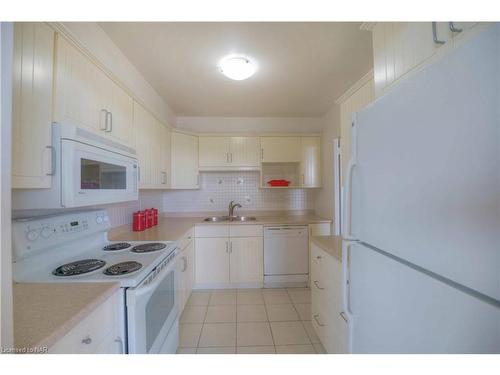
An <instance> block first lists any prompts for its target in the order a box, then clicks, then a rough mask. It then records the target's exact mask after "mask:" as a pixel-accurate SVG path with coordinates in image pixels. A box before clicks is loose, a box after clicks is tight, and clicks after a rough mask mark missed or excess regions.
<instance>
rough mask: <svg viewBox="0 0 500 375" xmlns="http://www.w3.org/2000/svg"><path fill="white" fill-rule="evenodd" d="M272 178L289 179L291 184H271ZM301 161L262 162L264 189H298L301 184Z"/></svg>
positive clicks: (261, 179)
mask: <svg viewBox="0 0 500 375" xmlns="http://www.w3.org/2000/svg"><path fill="white" fill-rule="evenodd" d="M270 180H287V181H290V185H289V186H270V185H268V184H267V182H268V181H270ZM300 185H301V178H300V163H298V162H293V163H262V168H261V174H260V186H261V188H263V189H298V188H300V187H301V186H300Z"/></svg>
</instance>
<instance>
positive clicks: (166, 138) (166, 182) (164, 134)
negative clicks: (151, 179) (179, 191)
mask: <svg viewBox="0 0 500 375" xmlns="http://www.w3.org/2000/svg"><path fill="white" fill-rule="evenodd" d="M159 124H160V139H161V147H160V160H161V163H160V171H161V181H160V183H161V185H162V187H163V188H169V187H170V186H171V180H172V176H171V150H170V145H171V138H172V137H171V136H172V132H171V131H170V129H169V128H168V127H167V126H165V125H163V124H162V123H159Z"/></svg>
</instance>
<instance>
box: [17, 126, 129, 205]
mask: <svg viewBox="0 0 500 375" xmlns="http://www.w3.org/2000/svg"><path fill="white" fill-rule="evenodd" d="M50 148H51V150H52V170H51V175H52V187H51V188H49V189H17V190H14V191H13V197H12V199H13V200H12V203H13V209H17V210H21V209H50V208H71V207H84V206H95V205H100V204H108V203H117V202H126V201H133V200H137V199H138V195H139V166H138V162H137V156H136V153H135V150H134V149H132V148H130V147H128V146H125V145H122V144H119V143H117V142H115V141H113V140H110V139H108V138H106V137H103V136H101V135H98V134H94V133H92V132H90V131H87V130H85V129H82V128H79V127H76V126H71V125H61V124H57V123H54V124H52V145H51V146H50Z"/></svg>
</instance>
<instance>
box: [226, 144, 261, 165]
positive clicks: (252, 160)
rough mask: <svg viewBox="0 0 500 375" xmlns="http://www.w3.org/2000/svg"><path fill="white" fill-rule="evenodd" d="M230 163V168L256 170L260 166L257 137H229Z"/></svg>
mask: <svg viewBox="0 0 500 375" xmlns="http://www.w3.org/2000/svg"><path fill="white" fill-rule="evenodd" d="M229 146H230V148H229V152H230V155H229V157H230V162H231V166H232V167H248V168H258V167H259V165H260V139H259V137H230V138H229Z"/></svg>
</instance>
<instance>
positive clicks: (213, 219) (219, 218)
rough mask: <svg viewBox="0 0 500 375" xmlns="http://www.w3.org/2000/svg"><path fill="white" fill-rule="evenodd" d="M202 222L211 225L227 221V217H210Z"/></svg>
mask: <svg viewBox="0 0 500 375" xmlns="http://www.w3.org/2000/svg"><path fill="white" fill-rule="evenodd" d="M203 221H210V222H212V223H217V222H219V221H229V216H212V217H206V218H205V219H203Z"/></svg>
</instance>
